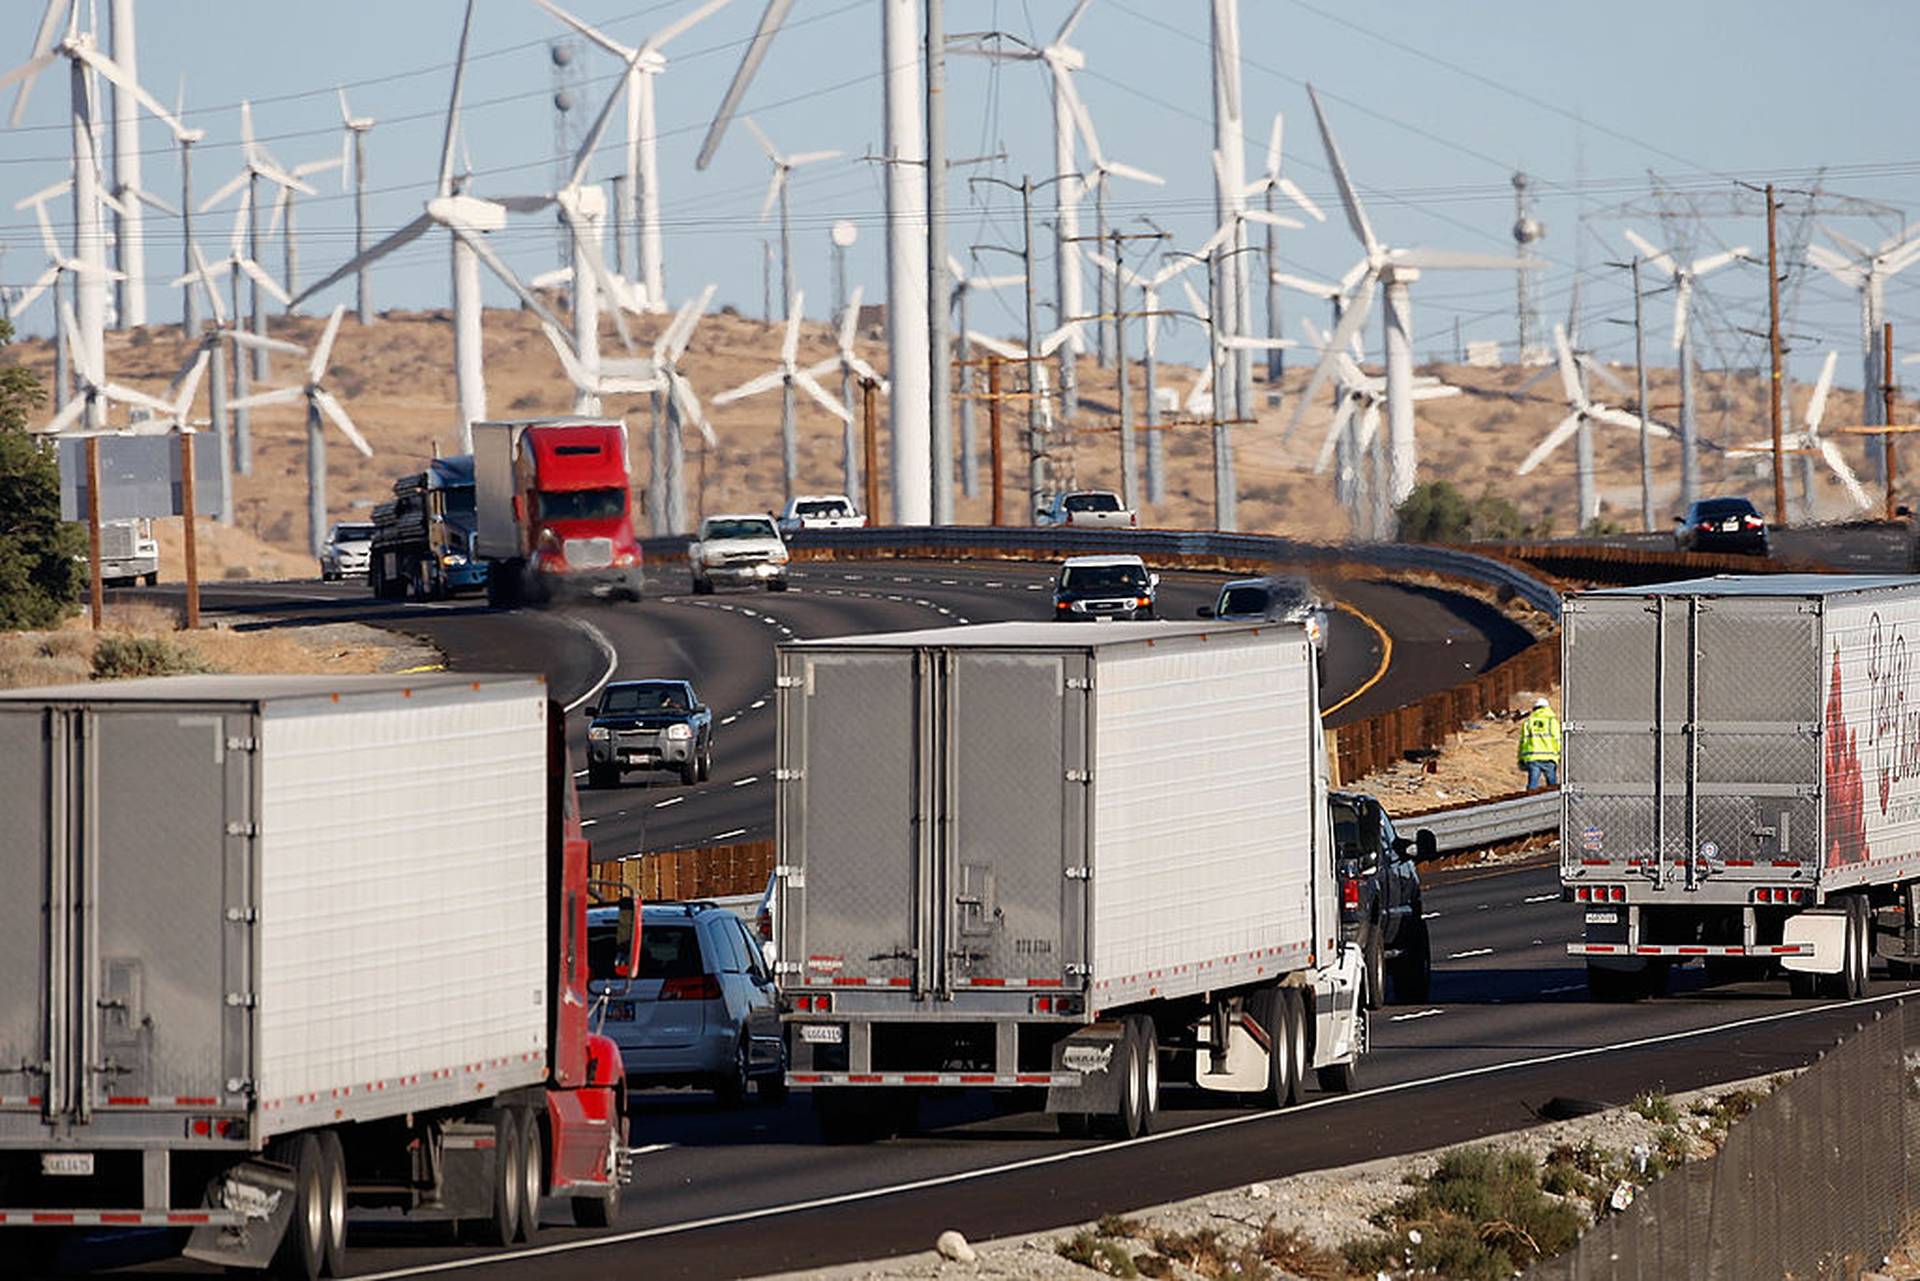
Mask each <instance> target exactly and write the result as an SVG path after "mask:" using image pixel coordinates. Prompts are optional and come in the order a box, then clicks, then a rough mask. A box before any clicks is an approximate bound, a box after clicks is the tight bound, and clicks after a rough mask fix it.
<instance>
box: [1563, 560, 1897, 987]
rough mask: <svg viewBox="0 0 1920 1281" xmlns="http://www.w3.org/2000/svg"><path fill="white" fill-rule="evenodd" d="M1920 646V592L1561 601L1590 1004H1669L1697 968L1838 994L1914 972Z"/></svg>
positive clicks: (1795, 581) (1771, 578) (1799, 585)
mask: <svg viewBox="0 0 1920 1281" xmlns="http://www.w3.org/2000/svg"><path fill="white" fill-rule="evenodd" d="M1910 632H1911V633H1912V635H1911V636H1910V635H1909V633H1910ZM1916 643H1920V578H1905V577H1893V576H1886V577H1878V576H1868V575H1841V574H1835V575H1825V574H1759V575H1732V574H1729V575H1720V576H1717V577H1712V578H1695V579H1687V580H1684V581H1680V582H1672V583H1663V584H1658V585H1654V586H1648V587H1628V588H1615V589H1608V590H1603V591H1590V592H1580V593H1577V594H1574V595H1572V596H1569V597H1568V598H1567V599H1566V602H1565V607H1564V610H1563V630H1562V633H1561V644H1562V661H1563V672H1564V681H1565V684H1564V689H1565V698H1566V711H1565V762H1564V765H1565V768H1564V772H1563V774H1562V776H1561V788H1560V794H1561V798H1562V806H1563V810H1562V831H1561V845H1560V848H1561V869H1560V870H1561V884H1562V887H1563V896H1564V898H1565V899H1566V900H1568V901H1570V902H1572V903H1575V904H1577V905H1578V906H1579V907H1580V908H1581V909H1582V911H1583V913H1584V918H1585V930H1584V934H1583V937H1582V941H1581V942H1578V943H1574V944H1570V945H1569V947H1568V950H1569V952H1570V953H1571V954H1573V955H1575V956H1579V957H1582V958H1584V959H1585V961H1586V966H1587V986H1588V989H1589V991H1590V993H1591V994H1592V996H1593V997H1594V998H1595V999H1598V1000H1630V999H1634V998H1637V997H1642V996H1647V995H1651V994H1657V993H1658V992H1660V991H1662V990H1664V988H1665V986H1666V983H1667V981H1668V976H1669V972H1670V970H1671V969H1672V967H1674V966H1675V965H1682V964H1686V963H1688V962H1691V961H1696V960H1698V961H1701V962H1702V963H1704V964H1705V965H1706V967H1707V968H1708V970H1709V972H1710V973H1712V974H1714V975H1716V976H1722V977H1726V978H1758V977H1762V976H1765V975H1772V974H1776V973H1778V972H1780V971H1784V972H1785V974H1786V977H1787V979H1788V982H1789V986H1790V988H1791V990H1792V991H1793V992H1794V994H1796V995H1800V996H1815V995H1827V996H1833V997H1842V998H1850V997H1858V996H1861V995H1864V994H1865V992H1866V991H1867V987H1868V982H1869V973H1870V970H1871V967H1872V965H1873V963H1874V961H1875V960H1876V959H1884V960H1885V961H1886V962H1887V964H1888V965H1889V967H1890V968H1891V969H1892V970H1893V971H1894V972H1895V973H1910V972H1912V969H1913V968H1914V967H1916V966H1920V929H1917V928H1916V927H1917V926H1920V711H1917V710H1916V709H1920V688H1910V682H1911V681H1912V679H1913V670H1912V661H1911V656H1912V654H1913V652H1914V649H1913V646H1914V645H1915V644H1916Z"/></svg>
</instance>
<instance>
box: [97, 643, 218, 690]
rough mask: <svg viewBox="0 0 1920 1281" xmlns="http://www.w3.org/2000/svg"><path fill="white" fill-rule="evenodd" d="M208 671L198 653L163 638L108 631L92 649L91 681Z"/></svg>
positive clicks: (209, 669) (210, 669) (208, 668)
mask: <svg viewBox="0 0 1920 1281" xmlns="http://www.w3.org/2000/svg"><path fill="white" fill-rule="evenodd" d="M212 670H213V669H212V668H210V667H208V666H207V664H206V663H205V662H204V661H203V660H202V659H201V657H200V656H199V655H198V654H196V653H194V652H193V651H192V650H190V649H188V648H186V647H185V646H184V645H181V644H179V643H178V642H176V641H172V640H168V639H167V638H166V637H165V636H130V635H126V634H124V633H119V632H108V633H107V634H106V635H104V636H102V637H101V638H100V643H99V644H98V645H96V646H95V647H94V650H93V678H94V679H95V680H97V681H112V680H126V679H129V678H131V677H135V676H181V675H187V674H191V673H195V672H208V671H212Z"/></svg>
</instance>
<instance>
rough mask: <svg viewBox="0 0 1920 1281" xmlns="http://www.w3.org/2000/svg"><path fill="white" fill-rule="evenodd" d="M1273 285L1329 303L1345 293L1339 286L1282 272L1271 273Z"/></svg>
mask: <svg viewBox="0 0 1920 1281" xmlns="http://www.w3.org/2000/svg"><path fill="white" fill-rule="evenodd" d="M1273 283H1274V284H1276V285H1285V286H1287V287H1288V288H1289V289H1298V290H1299V291H1300V292H1301V293H1303V294H1310V295H1312V296H1313V297H1315V298H1325V299H1327V300H1328V301H1329V302H1331V301H1332V300H1333V299H1335V298H1338V297H1340V295H1341V294H1342V293H1344V292H1345V291H1344V290H1342V289H1341V288H1340V286H1338V285H1335V284H1330V283H1329V282H1327V281H1324V280H1309V279H1308V278H1307V277H1305V276H1295V275H1290V274H1288V273H1287V272H1284V271H1276V272H1274V273H1273Z"/></svg>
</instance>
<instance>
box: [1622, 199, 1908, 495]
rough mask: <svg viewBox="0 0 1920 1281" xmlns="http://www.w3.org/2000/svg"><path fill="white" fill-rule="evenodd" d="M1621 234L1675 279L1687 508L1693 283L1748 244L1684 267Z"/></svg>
mask: <svg viewBox="0 0 1920 1281" xmlns="http://www.w3.org/2000/svg"><path fill="white" fill-rule="evenodd" d="M1622 234H1624V235H1625V237H1626V239H1627V242H1628V243H1629V244H1631V245H1632V246H1633V247H1634V250H1635V251H1636V252H1638V253H1639V254H1640V256H1641V257H1643V258H1645V259H1646V260H1647V261H1648V262H1651V263H1652V264H1653V265H1654V266H1656V267H1658V268H1659V269H1660V270H1661V271H1663V272H1665V273H1666V274H1667V277H1668V278H1669V279H1670V280H1672V281H1673V349H1674V350H1675V351H1677V352H1679V353H1680V505H1681V506H1682V507H1687V506H1691V505H1692V503H1693V500H1694V499H1696V498H1698V497H1699V496H1700V435H1699V431H1698V428H1697V427H1696V425H1695V420H1694V413H1693V334H1692V332H1691V329H1690V326H1689V324H1688V322H1689V320H1690V319H1691V318H1692V314H1693V283H1694V281H1696V280H1698V279H1699V278H1700V277H1702V276H1705V275H1708V274H1710V273H1712V272H1716V271H1718V270H1720V269H1721V268H1722V267H1725V266H1727V265H1729V264H1730V263H1733V262H1737V261H1739V260H1740V259H1742V258H1744V257H1746V256H1747V246H1745V245H1741V246H1740V247H1739V248H1737V249H1729V250H1726V251H1725V252H1724V253H1717V254H1708V255H1707V256H1706V257H1704V258H1696V259H1694V260H1693V261H1692V262H1690V263H1687V264H1685V265H1684V266H1683V265H1682V264H1680V263H1679V262H1677V261H1676V260H1675V259H1674V257H1673V255H1672V254H1670V253H1668V252H1667V251H1666V250H1664V249H1656V248H1654V247H1653V245H1652V244H1651V243H1649V242H1648V241H1647V239H1646V238H1645V237H1644V236H1642V235H1641V234H1640V233H1639V232H1637V231H1634V230H1633V229H1632V228H1631V227H1629V228H1628V229H1627V230H1626V231H1625V232H1624V233H1622ZM1869 399H1871V397H1869Z"/></svg>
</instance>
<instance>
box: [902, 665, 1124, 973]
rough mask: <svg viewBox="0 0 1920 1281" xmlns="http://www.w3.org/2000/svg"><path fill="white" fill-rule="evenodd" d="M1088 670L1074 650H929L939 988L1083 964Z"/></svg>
mask: <svg viewBox="0 0 1920 1281" xmlns="http://www.w3.org/2000/svg"><path fill="white" fill-rule="evenodd" d="M1088 677H1089V669H1088V660H1087V656H1086V655H1085V654H1084V653H1075V652H1054V653H1032V652H1019V651H1012V652H995V651H993V650H987V649H980V650H972V649H965V648H954V649H948V650H946V651H944V652H943V653H942V672H941V693H942V697H941V700H940V703H941V725H942V730H943V733H944V736H945V739H946V750H945V751H943V752H942V753H940V759H941V760H943V761H944V762H945V769H944V771H943V773H944V778H943V780H942V791H943V797H942V800H943V808H942V815H943V821H942V823H941V824H940V831H941V834H942V840H941V842H940V846H941V848H942V849H943V851H944V855H943V857H942V859H941V862H942V863H943V864H944V866H943V868H942V872H943V874H944V878H945V900H946V908H947V910H946V913H945V917H944V920H943V921H942V922H941V924H942V925H943V926H944V929H945V934H946V937H945V940H944V946H943V947H942V959H943V966H942V968H943V970H944V973H943V975H942V978H941V982H940V984H939V986H940V990H942V991H943V992H946V991H956V990H957V991H964V990H966V989H968V988H996V987H1042V988H1056V987H1060V986H1062V985H1063V984H1066V983H1068V981H1069V980H1071V979H1074V976H1077V975H1080V974H1083V973H1084V971H1085V966H1084V962H1085V947H1086V940H1085V935H1086V887H1087V873H1088V871H1089V870H1090V869H1089V868H1088V867H1087V854H1086V850H1087V811H1088V800H1089V798H1088V791H1089V786H1090V779H1089V776H1088V767H1087V741H1088V735H1087V696H1088V695H1087V691H1088V687H1089V685H1090V681H1089V679H1088ZM1074 985H1076V986H1077V980H1076V981H1075V983H1074Z"/></svg>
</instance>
